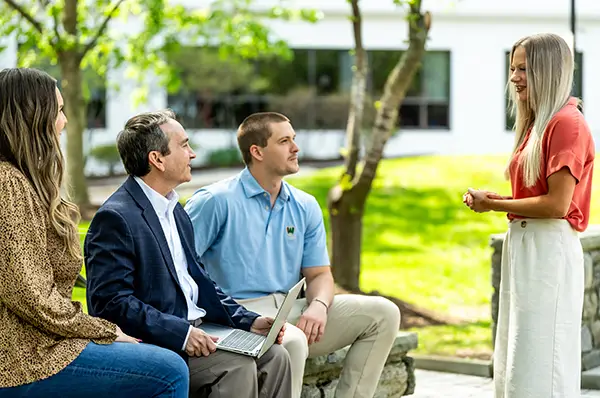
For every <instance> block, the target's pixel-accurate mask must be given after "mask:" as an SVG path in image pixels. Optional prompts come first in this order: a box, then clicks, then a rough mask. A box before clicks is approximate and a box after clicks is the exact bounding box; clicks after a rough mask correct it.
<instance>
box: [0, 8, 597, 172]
mask: <svg viewBox="0 0 600 398" xmlns="http://www.w3.org/2000/svg"><path fill="white" fill-rule="evenodd" d="M183 3H185V4H188V5H193V4H198V2H197V1H193V0H184V1H183ZM267 3H273V1H270V0H259V1H258V6H260V5H261V4H263V5H264V4H267ZM288 3H293V2H292V1H289V2H288ZM361 3H362V4H361V7H362V13H363V19H364V21H363V39H364V44H365V47H366V49H367V50H368V51H370V52H371V53H370V62H371V63H370V68H371V75H372V77H371V79H370V85H371V88H372V90H373V91H372V92H373V94H374V96H375V99H376V96H377V91H379V90H381V88H382V86H383V82H384V81H385V78H386V77H387V73H388V72H389V69H390V68H391V66H392V65H393V63H394V62H395V61H396V60H397V58H398V56H399V51H401V50H402V49H403V48H405V46H406V39H407V25H406V22H405V20H404V19H403V14H402V9H401V8H398V7H395V6H393V5H392V0H367V1H362V2H361ZM295 4H296V5H300V6H301V7H303V8H315V9H319V10H321V11H322V12H323V18H322V20H321V21H320V22H318V23H316V24H309V23H304V22H283V21H278V22H275V23H270V27H271V28H272V30H273V32H274V33H275V34H276V35H278V36H279V37H281V38H283V39H285V40H286V41H287V42H288V44H289V46H290V47H291V48H293V49H294V52H295V59H294V61H293V62H290V63H287V64H286V63H285V62H283V63H281V64H279V66H278V64H276V63H273V62H267V63H265V64H262V65H260V66H259V69H258V70H259V71H260V72H256V75H252V74H251V75H249V76H250V77H251V78H250V79H247V80H249V81H251V82H255V81H256V82H261V81H262V80H265V81H266V83H265V84H266V87H269V88H268V89H267V90H268V91H267V92H264V90H265V89H264V87H263V89H262V90H263V91H261V89H260V88H258V89H257V88H255V87H250V86H251V85H250V84H247V83H248V82H245V84H237V86H235V84H233V83H232V84H233V85H234V86H235V87H231V88H224V90H225V91H228V90H229V91H230V92H219V90H220V87H219V85H217V86H216V87H213V86H214V85H213V86H210V87H208V88H206V89H203V93H202V94H198V93H197V92H188V93H186V94H184V93H183V92H181V93H175V94H168V93H167V91H166V89H165V88H163V87H160V86H159V85H158V84H156V82H155V83H154V84H152V85H151V87H150V95H149V100H148V102H147V103H145V104H142V105H141V106H139V107H137V108H136V109H134V108H133V107H132V105H131V103H132V102H131V98H130V93H131V91H132V88H133V86H132V84H133V83H131V82H127V81H126V80H125V78H124V77H123V76H124V75H123V72H122V71H112V72H111V73H110V76H111V77H110V79H111V80H113V81H116V82H118V83H119V84H118V85H119V86H120V87H121V90H119V91H114V90H112V89H110V88H108V89H107V90H106V95H105V97H106V101H105V102H103V101H104V98H100V100H99V102H98V103H97V104H96V105H97V109H100V111H101V112H99V114H98V115H97V117H96V118H95V119H94V118H92V119H94V121H93V122H94V123H95V124H96V126H95V128H94V130H91V131H92V132H93V134H90V135H89V137H91V138H90V140H89V142H88V143H87V146H88V147H89V145H96V144H101V143H107V142H114V139H115V136H116V134H117V133H118V131H119V130H120V129H121V128H122V126H123V125H124V123H125V121H126V120H127V119H128V118H129V117H130V116H132V115H133V114H134V113H135V112H138V111H142V110H151V109H157V108H164V107H171V108H173V109H175V110H176V111H177V112H178V114H179V116H181V118H182V120H183V121H184V124H185V126H186V128H187V131H188V134H190V136H191V137H192V141H193V142H194V143H195V144H197V145H199V155H200V156H199V157H198V159H197V162H198V163H203V162H205V161H206V156H207V154H208V153H209V152H210V151H211V150H214V149H218V148H227V147H231V146H232V145H235V139H234V134H235V128H236V126H237V125H238V124H239V123H240V122H241V120H242V119H243V117H245V116H247V115H248V114H250V113H252V112H253V111H258V110H266V109H268V110H273V111H281V112H284V113H286V114H288V115H289V116H290V117H291V119H292V122H293V124H294V125H295V127H296V131H297V133H298V142H299V145H300V147H301V151H302V152H303V154H304V156H305V157H310V158H333V157H336V156H338V155H339V149H340V147H341V146H343V143H344V131H343V129H344V125H345V119H346V112H347V110H346V101H347V96H346V95H345V93H346V92H347V90H348V88H349V83H350V79H351V70H350V66H351V63H352V59H351V56H350V55H349V53H348V50H349V49H351V48H352V47H353V36H352V30H351V29H352V28H351V24H350V22H349V20H348V14H349V12H350V8H349V5H348V3H347V2H346V1H345V0H296V1H295ZM423 9H424V10H429V11H431V12H432V16H433V23H432V28H431V31H430V40H429V41H428V43H427V50H428V54H427V56H426V58H425V60H424V64H423V68H422V69H421V71H420V73H419V76H418V77H417V79H416V80H415V82H414V84H413V87H412V88H411V92H410V93H409V96H408V97H407V99H406V100H405V102H404V105H403V108H402V110H401V115H402V116H403V117H402V118H401V123H402V128H401V129H400V131H399V133H398V134H396V135H395V136H394V137H393V138H392V139H391V140H390V141H389V143H388V146H387V147H386V153H385V154H386V156H398V155H405V154H423V153H440V154H455V153H468V154H477V153H490V152H507V151H509V150H510V148H511V145H512V140H513V135H512V133H511V132H510V131H508V130H509V129H508V126H507V121H506V112H505V110H506V106H505V83H506V78H507V57H506V55H507V52H508V51H509V50H510V48H511V45H512V43H514V42H515V41H516V40H517V39H519V38H520V37H522V36H525V35H529V34H533V33H539V32H554V33H558V34H560V35H562V36H563V37H565V38H566V39H567V40H569V41H571V40H572V35H571V33H570V25H569V16H570V0H504V1H490V0H456V1H450V0H424V6H423ZM576 38H577V43H576V46H577V51H578V52H579V53H581V54H580V58H579V57H578V59H579V60H580V61H581V62H580V65H578V68H579V69H578V73H577V76H578V78H577V79H576V85H575V86H576V87H575V91H576V92H577V93H578V94H580V95H582V97H583V100H584V108H585V114H586V118H587V120H588V122H589V125H590V127H591V129H592V131H593V132H594V134H595V135H596V142H600V137H599V136H598V135H599V134H600V112H598V111H597V110H600V74H598V73H596V71H598V70H600V46H598V44H597V43H598V41H599V40H600V2H599V1H598V0H577V31H576ZM8 44H9V46H8V48H7V50H5V52H3V53H2V54H1V56H0V68H1V67H9V66H14V65H15V64H16V60H17V56H16V45H15V43H14V42H10V41H9V43H8ZM197 62H200V63H201V62H202V60H201V59H199V60H198V61H197ZM261 68H262V69H261ZM221 73H223V72H222V71H221ZM221 77H222V76H221ZM261 79H262V80H261ZM238 83H239V82H238ZM242 83H244V82H242ZM109 87H110V86H109ZM311 88H312V89H311ZM311 90H312V91H311ZM192 91H193V90H192ZM101 94H102V95H101V97H103V96H104V92H103V93H101ZM267 94H269V95H273V94H274V95H275V97H272V96H271V97H268V98H267V97H266V96H265V95H267ZM87 167H88V172H90V173H96V172H103V171H102V170H103V169H102V167H101V166H100V165H99V164H97V163H95V162H93V161H90V162H89V163H88V166H87Z"/></svg>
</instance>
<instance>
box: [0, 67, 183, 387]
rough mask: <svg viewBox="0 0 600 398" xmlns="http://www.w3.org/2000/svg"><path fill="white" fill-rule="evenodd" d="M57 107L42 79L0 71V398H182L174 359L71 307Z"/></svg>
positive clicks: (68, 216) (53, 89)
mask: <svg viewBox="0 0 600 398" xmlns="http://www.w3.org/2000/svg"><path fill="white" fill-rule="evenodd" d="M62 102H63V100H62V96H61V94H60V91H59V90H58V88H57V86H56V81H55V80H54V79H52V78H51V77H50V76H49V75H47V74H46V73H44V72H40V71H37V70H34V69H20V68H17V69H5V70H3V71H0V398H1V397H15V396H28V397H31V396H47V395H51V394H57V393H58V395H59V396H61V397H67V396H74V397H80V396H84V395H86V394H87V395H88V396H111V397H122V396H123V397H125V396H127V397H137V396H139V397H150V396H152V397H187V395H188V388H189V384H188V383H189V376H188V369H187V366H186V363H185V362H184V361H183V359H182V358H181V357H180V356H178V355H177V354H175V353H173V352H171V351H169V350H166V349H163V348H159V347H156V346H152V345H148V344H138V341H137V340H135V339H134V338H132V337H129V336H127V335H125V334H123V332H121V331H120V329H119V328H118V327H116V326H115V325H114V324H112V323H109V322H107V321H105V320H103V319H100V318H94V317H91V316H89V315H87V314H85V313H84V312H83V311H82V307H81V304H80V303H78V302H74V301H71V294H72V290H73V286H74V284H75V280H76V278H77V275H78V274H79V272H80V270H81V264H82V256H81V253H80V248H79V239H78V234H77V227H76V223H75V222H74V220H75V219H77V216H78V213H77V209H76V207H75V206H74V205H73V204H71V203H69V202H68V201H66V200H64V199H62V198H61V197H60V194H59V190H60V185H61V181H62V174H63V157H62V154H61V151H60V146H59V135H60V132H61V131H62V130H63V128H64V126H65V124H66V122H67V120H66V117H65V115H64V113H63V111H62Z"/></svg>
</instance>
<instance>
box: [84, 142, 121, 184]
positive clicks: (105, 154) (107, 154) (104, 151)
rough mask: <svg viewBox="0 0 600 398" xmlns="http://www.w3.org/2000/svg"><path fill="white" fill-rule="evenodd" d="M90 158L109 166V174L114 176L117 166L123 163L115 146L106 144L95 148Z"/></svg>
mask: <svg viewBox="0 0 600 398" xmlns="http://www.w3.org/2000/svg"><path fill="white" fill-rule="evenodd" d="M90 156H92V157H94V158H95V159H96V160H98V161H99V162H102V163H105V164H107V165H108V174H109V175H110V176H113V175H114V170H115V166H116V165H118V164H119V163H120V162H121V157H120V156H119V151H118V150H117V146H116V145H115V144H104V145H98V146H95V147H93V148H92V149H91V150H90Z"/></svg>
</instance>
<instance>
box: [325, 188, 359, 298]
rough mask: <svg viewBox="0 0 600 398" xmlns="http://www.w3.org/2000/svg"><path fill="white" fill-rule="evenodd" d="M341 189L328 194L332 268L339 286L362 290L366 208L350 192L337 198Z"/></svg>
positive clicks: (350, 289)
mask: <svg viewBox="0 0 600 398" xmlns="http://www.w3.org/2000/svg"><path fill="white" fill-rule="evenodd" d="M340 191H341V187H340V186H339V185H338V186H336V187H334V188H332V190H331V191H330V194H329V198H328V207H329V220H330V224H331V239H332V242H333V244H332V250H331V263H332V265H333V266H332V272H333V279H334V280H335V283H336V284H337V285H338V286H340V287H342V288H343V289H346V290H348V291H352V292H354V291H358V290H359V280H360V256H361V249H362V216H363V210H362V206H355V205H354V203H357V202H356V198H355V196H356V195H352V194H350V193H349V192H345V193H344V194H343V195H341V196H340V198H339V199H337V200H336V199H335V198H336V196H338V195H339V192H340ZM363 203H364V202H363Z"/></svg>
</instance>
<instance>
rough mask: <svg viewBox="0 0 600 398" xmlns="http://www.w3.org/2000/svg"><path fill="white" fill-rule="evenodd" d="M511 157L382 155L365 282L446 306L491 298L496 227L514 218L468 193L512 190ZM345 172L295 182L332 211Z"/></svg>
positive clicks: (369, 212)
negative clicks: (477, 206)
mask: <svg viewBox="0 0 600 398" xmlns="http://www.w3.org/2000/svg"><path fill="white" fill-rule="evenodd" d="M504 159H505V157H502V156H496V157H489V156H488V157H441V156H436V157H419V158H406V159H398V160H388V161H384V162H382V164H381V165H380V168H379V170H378V178H377V179H376V180H375V182H374V186H373V189H372V191H371V194H370V196H369V199H368V202H367V206H366V210H365V216H364V233H363V241H362V248H363V254H362V268H361V280H360V284H361V288H362V289H363V290H365V291H370V290H377V291H379V292H381V293H383V294H386V295H391V296H395V297H398V298H401V299H404V300H407V301H410V302H412V303H415V304H418V305H420V306H424V307H427V308H430V309H434V310H438V311H449V310H450V309H455V308H457V307H473V306H481V305H485V304H487V303H489V297H490V295H491V286H490V257H491V253H492V252H491V249H490V248H489V247H488V241H489V236H490V234H493V233H498V232H503V231H505V230H506V218H505V216H504V215H502V214H496V213H486V214H476V213H473V212H472V211H470V210H469V209H468V208H466V207H465V206H464V205H463V204H462V194H463V193H464V192H465V190H466V189H467V187H474V188H482V189H483V188H486V189H490V190H496V191H499V192H503V193H506V194H508V193H509V189H510V187H509V184H508V182H507V181H505V180H504V179H503V177H502V170H503V166H504ZM340 171H341V168H335V169H327V170H323V171H321V172H319V173H317V174H315V175H311V176H310V177H308V178H302V179H300V178H297V179H292V180H291V181H292V182H293V184H294V185H296V186H298V187H300V188H302V189H305V190H307V191H308V192H311V193H312V194H314V195H315V196H316V197H317V199H318V200H319V203H320V204H321V206H322V208H323V211H324V214H326V202H325V201H326V193H327V190H328V189H329V187H331V185H332V184H333V182H334V180H335V177H336V176H337V175H339V173H340ZM326 219H327V217H326Z"/></svg>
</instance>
